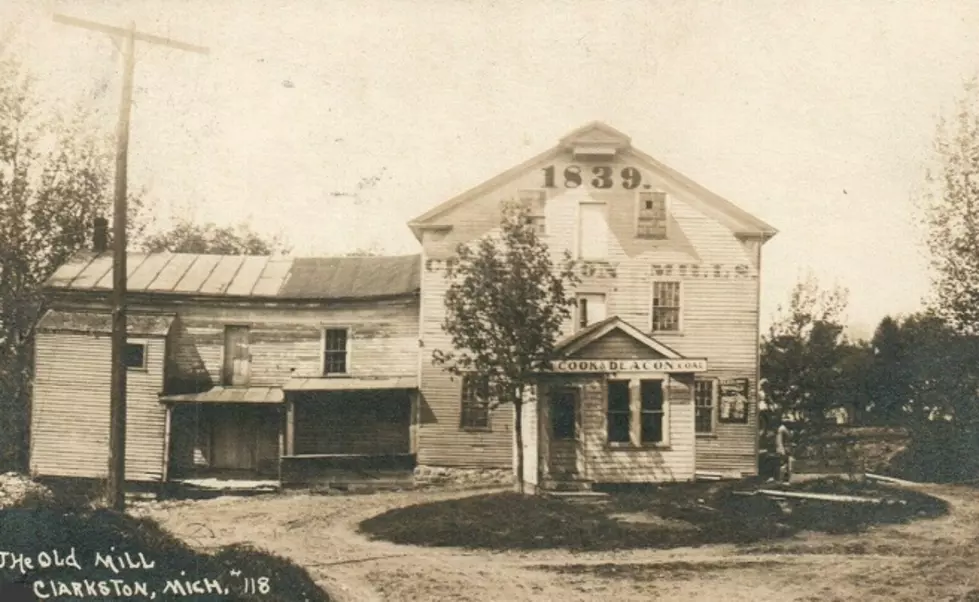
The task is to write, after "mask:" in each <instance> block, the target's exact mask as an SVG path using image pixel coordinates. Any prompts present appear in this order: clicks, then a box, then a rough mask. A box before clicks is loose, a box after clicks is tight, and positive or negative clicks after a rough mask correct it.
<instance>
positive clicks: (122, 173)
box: [54, 14, 209, 511]
mask: <svg viewBox="0 0 979 602" xmlns="http://www.w3.org/2000/svg"><path fill="white" fill-rule="evenodd" d="M54 20H55V21H56V22H57V23H62V24H64V25H71V26H73V27H81V28H83V29H90V30H92V31H99V32H102V33H106V34H109V35H110V36H112V37H113V40H114V41H117V40H119V39H120V38H121V39H122V42H123V45H122V59H123V74H122V77H123V79H122V99H121V102H120V104H119V123H118V125H117V128H116V177H115V195H114V200H113V209H112V212H113V214H112V378H111V389H110V393H109V484H108V498H109V504H110V505H111V506H112V508H114V509H116V510H120V511H121V510H123V509H124V508H125V506H126V494H125V483H126V363H125V350H126V212H127V203H126V196H127V195H128V190H127V179H126V176H127V172H128V158H129V116H130V113H131V111H132V105H133V72H134V69H135V65H136V41H137V40H138V41H140V42H147V43H149V44H158V45H162V46H169V47H170V48H177V49H179V50H186V51H189V52H196V53H199V54H208V52H209V50H208V49H207V48H204V47H203V46H195V45H193V44H185V43H183V42H177V41H174V40H170V39H167V38H162V37H159V36H154V35H150V34H145V33H142V32H138V31H136V24H135V23H130V26H129V28H126V29H124V28H121V27H113V26H111V25H105V24H102V23H96V22H94V21H86V20H84V19H77V18H75V17H69V16H66V15H57V14H56V15H54Z"/></svg>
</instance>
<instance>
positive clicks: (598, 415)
mask: <svg viewBox="0 0 979 602" xmlns="http://www.w3.org/2000/svg"><path fill="white" fill-rule="evenodd" d="M580 382H581V384H582V425H583V433H584V453H585V474H586V476H587V478H588V479H589V480H591V481H593V482H595V483H603V482H604V483H634V482H649V481H688V480H691V479H692V478H693V474H694V440H693V404H692V401H691V392H690V389H689V387H687V386H686V385H684V384H683V383H679V382H677V381H676V380H673V379H671V380H670V382H669V384H668V386H667V387H666V403H667V404H668V405H669V417H668V421H669V426H668V428H669V445H668V446H667V447H664V448H651V447H626V448H618V447H616V448H612V447H609V445H608V443H607V442H608V420H607V415H606V409H607V407H608V406H607V405H606V401H605V388H604V387H605V382H604V379H603V378H600V377H595V378H591V379H584V380H582V381H580ZM633 403H635V401H633Z"/></svg>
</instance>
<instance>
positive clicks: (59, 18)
mask: <svg viewBox="0 0 979 602" xmlns="http://www.w3.org/2000/svg"><path fill="white" fill-rule="evenodd" d="M54 21H55V22H56V23H61V24H63V25H73V26H75V27H81V28H83V29H91V30H92V31H100V32H102V33H107V34H109V35H111V36H119V37H123V38H124V37H126V36H127V35H129V30H128V29H126V28H125V27H113V26H112V25H105V24H104V23H96V22H95V21H87V20H85V19H79V18H77V17H70V16H68V15H61V14H55V15H54ZM133 39H135V40H136V41H137V42H147V43H150V44H159V45H161V46H169V47H170V48H176V49H178V50H186V51H188V52H196V53H198V54H210V52H211V49H210V48H207V47H205V46H197V45H196V44H188V43H186V42H180V41H177V40H171V39H170V38H164V37H161V36H155V35H152V34H148V33H142V32H139V31H136V32H133Z"/></svg>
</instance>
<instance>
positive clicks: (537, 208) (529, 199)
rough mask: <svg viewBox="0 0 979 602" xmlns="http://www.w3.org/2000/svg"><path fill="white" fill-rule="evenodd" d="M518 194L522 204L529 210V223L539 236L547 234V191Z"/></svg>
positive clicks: (522, 191) (527, 191)
mask: <svg viewBox="0 0 979 602" xmlns="http://www.w3.org/2000/svg"><path fill="white" fill-rule="evenodd" d="M517 194H518V198H519V199H520V204H521V205H522V206H523V208H524V209H526V210H527V221H528V222H530V224H531V225H533V226H534V231H535V232H537V236H544V235H545V234H547V219H546V217H545V214H544V208H545V206H546V204H547V191H545V190H521V191H520V192H519V193H517Z"/></svg>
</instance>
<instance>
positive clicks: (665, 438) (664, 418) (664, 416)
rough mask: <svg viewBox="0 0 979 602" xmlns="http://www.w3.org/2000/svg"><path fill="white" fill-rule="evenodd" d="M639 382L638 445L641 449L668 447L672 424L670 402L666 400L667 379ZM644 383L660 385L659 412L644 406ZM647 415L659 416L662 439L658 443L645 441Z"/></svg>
mask: <svg viewBox="0 0 979 602" xmlns="http://www.w3.org/2000/svg"><path fill="white" fill-rule="evenodd" d="M637 380H638V381H639V386H638V389H639V407H638V408H637V415H636V418H637V421H638V424H637V425H636V426H637V429H636V430H637V431H638V441H636V444H637V445H639V446H640V447H663V446H665V445H668V444H669V441H670V434H669V429H670V422H669V408H668V407H667V406H668V403H669V402H668V400H667V398H666V393H667V379H666V378H640V379H637ZM644 383H658V385H659V398H660V405H659V409H658V410H647V409H646V408H645V406H644V405H643V402H644V401H645V399H644V397H643V394H642V385H643V384H644ZM647 414H649V415H657V416H659V419H660V426H659V429H660V437H659V440H658V441H646V439H645V433H643V422H644V420H643V419H644V418H645V416H646V415H647Z"/></svg>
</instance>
